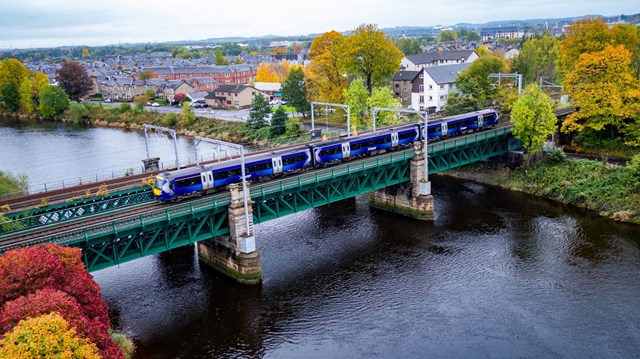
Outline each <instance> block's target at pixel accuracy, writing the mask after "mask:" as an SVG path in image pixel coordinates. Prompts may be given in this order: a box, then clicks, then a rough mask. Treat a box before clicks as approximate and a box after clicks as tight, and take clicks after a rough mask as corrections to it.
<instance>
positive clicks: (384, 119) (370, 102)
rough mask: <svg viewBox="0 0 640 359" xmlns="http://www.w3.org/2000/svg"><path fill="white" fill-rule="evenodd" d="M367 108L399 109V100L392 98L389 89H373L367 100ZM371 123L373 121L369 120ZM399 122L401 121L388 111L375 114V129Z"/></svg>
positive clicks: (391, 92)
mask: <svg viewBox="0 0 640 359" xmlns="http://www.w3.org/2000/svg"><path fill="white" fill-rule="evenodd" d="M366 103H367V108H369V109H371V108H374V107H381V108H400V107H401V105H400V100H399V99H397V98H395V97H394V96H393V91H392V90H391V88H390V87H387V86H385V87H375V88H374V89H373V91H372V92H371V96H369V98H367V102H366ZM371 121H373V119H371ZM400 122H401V119H400V118H399V117H398V116H396V115H395V114H394V113H392V112H389V111H380V112H378V113H377V114H376V127H380V126H387V125H394V124H398V123H400Z"/></svg>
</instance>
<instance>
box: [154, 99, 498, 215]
mask: <svg viewBox="0 0 640 359" xmlns="http://www.w3.org/2000/svg"><path fill="white" fill-rule="evenodd" d="M498 117H499V116H498V112H497V111H496V110H495V109H483V110H480V111H474V112H469V113H465V114H460V115H455V116H449V117H442V118H438V119H434V120H432V121H429V122H428V123H427V129H426V131H425V128H424V123H419V124H418V123H416V124H404V125H399V126H392V127H387V128H383V129H380V130H378V131H374V132H367V133H362V134H359V135H356V136H351V137H339V138H335V139H331V140H327V141H317V142H312V143H305V144H301V145H298V146H293V147H287V148H283V149H276V150H274V151H271V152H263V153H255V154H249V155H247V156H245V176H246V178H247V180H250V181H252V182H259V181H262V180H267V179H271V178H273V177H275V176H284V175H287V174H292V173H296V172H301V171H305V170H308V169H312V168H322V167H326V166H331V165H334V164H336V163H341V162H343V161H347V160H351V159H355V158H359V157H364V156H371V155H373V154H378V153H382V152H387V151H394V150H399V149H403V148H406V147H409V146H410V145H412V144H413V143H414V142H416V141H422V140H423V139H424V138H425V136H426V137H427V141H430V140H436V139H440V138H445V137H449V136H455V135H459V134H463V133H469V132H474V131H479V130H483V129H486V128H489V127H494V126H495V125H496V124H498ZM241 181H242V170H241V160H240V158H231V159H227V160H225V161H220V162H216V163H211V164H206V165H201V166H196V167H189V168H184V169H180V170H174V171H167V172H163V173H160V174H158V175H157V176H156V177H155V183H154V188H153V194H154V196H155V197H156V199H157V200H158V201H160V202H171V201H175V200H178V199H180V198H183V197H187V196H193V195H201V194H207V193H213V192H216V191H219V190H221V189H224V188H227V187H228V185H229V184H232V183H237V182H241Z"/></svg>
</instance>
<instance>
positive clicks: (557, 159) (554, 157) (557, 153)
mask: <svg viewBox="0 0 640 359" xmlns="http://www.w3.org/2000/svg"><path fill="white" fill-rule="evenodd" d="M547 158H548V159H549V162H550V163H552V164H557V163H562V162H564V161H565V160H566V159H567V155H565V154H564V151H562V148H560V147H554V148H552V149H551V150H549V151H547Z"/></svg>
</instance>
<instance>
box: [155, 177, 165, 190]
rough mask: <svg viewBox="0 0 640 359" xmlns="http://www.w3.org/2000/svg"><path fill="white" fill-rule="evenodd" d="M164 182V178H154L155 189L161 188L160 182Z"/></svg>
mask: <svg viewBox="0 0 640 359" xmlns="http://www.w3.org/2000/svg"><path fill="white" fill-rule="evenodd" d="M163 183H164V178H156V183H155V185H154V187H155V188H157V189H162V184H163Z"/></svg>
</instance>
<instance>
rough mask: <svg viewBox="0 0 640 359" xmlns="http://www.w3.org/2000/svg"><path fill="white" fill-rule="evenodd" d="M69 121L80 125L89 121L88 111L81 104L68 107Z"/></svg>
mask: <svg viewBox="0 0 640 359" xmlns="http://www.w3.org/2000/svg"><path fill="white" fill-rule="evenodd" d="M69 119H70V120H71V122H73V123H74V124H80V123H83V122H85V120H88V119H89V109H88V108H87V107H86V106H85V105H84V104H81V103H72V104H70V105H69Z"/></svg>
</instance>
